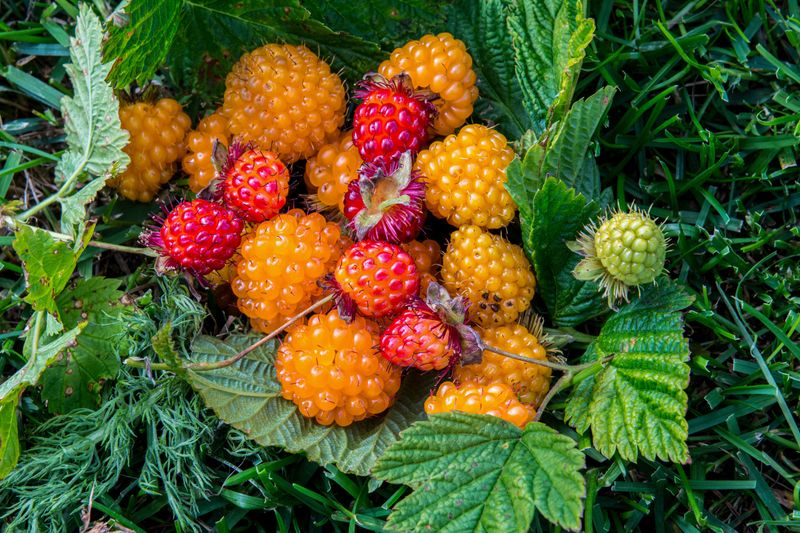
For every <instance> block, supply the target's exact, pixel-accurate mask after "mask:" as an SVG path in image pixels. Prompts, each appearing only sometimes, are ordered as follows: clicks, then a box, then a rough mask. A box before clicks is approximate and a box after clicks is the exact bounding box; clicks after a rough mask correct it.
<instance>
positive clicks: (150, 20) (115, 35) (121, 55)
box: [104, 0, 182, 87]
mask: <svg viewBox="0 0 800 533" xmlns="http://www.w3.org/2000/svg"><path fill="white" fill-rule="evenodd" d="M181 7H182V3H181V2H179V1H176V0H136V1H135V2H131V3H130V4H128V6H127V7H126V8H125V12H126V14H127V16H128V20H127V22H126V23H125V24H120V25H116V26H112V27H111V28H110V31H109V38H108V41H107V42H106V46H105V51H104V52H105V56H106V57H108V58H110V59H113V60H114V61H115V65H114V69H113V70H112V71H111V79H112V80H113V81H114V83H115V84H116V85H117V86H118V87H127V86H128V85H130V84H131V83H133V82H137V83H139V84H140V85H142V84H144V83H146V82H148V81H150V79H151V78H152V77H153V74H155V71H156V69H157V68H158V67H159V66H161V65H162V64H163V63H164V60H165V59H166V58H167V53H168V52H169V44H170V43H171V42H172V40H173V39H174V38H175V33H176V32H177V31H178V28H179V27H180V14H181ZM153 43H159V46H153ZM162 44H163V45H162Z"/></svg>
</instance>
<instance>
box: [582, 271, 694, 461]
mask: <svg viewBox="0 0 800 533" xmlns="http://www.w3.org/2000/svg"><path fill="white" fill-rule="evenodd" d="M691 302H692V297H691V296H690V295H689V294H688V293H687V292H686V291H685V290H684V289H682V288H681V287H679V286H678V285H676V284H675V283H674V282H670V281H669V280H666V279H661V280H659V283H658V285H655V286H650V287H647V288H645V289H643V290H642V295H641V296H640V297H639V298H637V299H635V300H634V301H633V302H632V303H630V304H628V305H626V306H625V307H623V308H622V309H621V310H620V311H618V312H617V313H615V314H614V315H612V316H611V317H609V318H608V320H607V321H606V323H605V324H604V326H603V328H602V330H601V332H600V335H599V336H598V337H597V339H596V340H595V342H594V343H593V345H592V349H593V350H594V351H596V353H597V356H598V357H606V356H609V355H613V356H614V358H613V359H612V360H611V362H609V363H608V364H607V365H606V367H605V368H604V369H603V370H602V371H601V372H600V373H599V374H597V375H596V376H594V377H592V378H590V379H592V380H593V382H594V383H593V387H592V392H591V401H590V402H589V406H588V409H589V411H588V423H589V424H588V425H590V426H591V429H592V437H593V445H594V447H595V448H597V450H598V451H600V452H601V453H602V454H604V455H605V456H606V457H612V456H613V455H614V453H617V452H618V453H619V455H620V457H622V458H623V459H626V460H630V461H635V460H636V459H637V457H638V455H639V454H641V455H642V456H644V457H645V458H647V459H651V460H652V459H655V458H659V459H662V460H669V461H675V462H685V461H686V459H687V457H688V449H687V447H686V438H687V435H688V425H687V423H686V419H685V415H686V408H687V397H686V393H685V392H684V391H685V389H686V387H687V386H688V385H689V366H688V365H687V364H686V362H687V361H688V358H689V344H688V341H687V340H686V338H685V337H684V336H683V317H682V315H681V312H680V311H681V309H683V308H685V307H686V306H688V305H690V304H691ZM587 381H589V380H587ZM581 385H582V386H583V384H581ZM585 387H588V385H585V386H583V387H582V388H581V390H580V391H579V392H575V391H573V394H572V396H571V397H570V400H569V402H568V406H567V413H566V414H567V419H568V420H569V421H570V423H571V424H572V425H573V426H575V427H576V428H577V429H579V430H583V431H585V429H586V426H587V418H586V416H587V414H586V411H585V409H586V405H585V404H586V390H585ZM573 402H576V403H573Z"/></svg>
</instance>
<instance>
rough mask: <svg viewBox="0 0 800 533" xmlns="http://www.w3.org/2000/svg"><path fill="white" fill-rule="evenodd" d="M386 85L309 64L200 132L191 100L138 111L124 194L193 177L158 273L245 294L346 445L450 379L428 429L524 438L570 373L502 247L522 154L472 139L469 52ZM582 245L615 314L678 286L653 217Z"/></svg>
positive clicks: (415, 48)
mask: <svg viewBox="0 0 800 533" xmlns="http://www.w3.org/2000/svg"><path fill="white" fill-rule="evenodd" d="M375 68H376V72H372V73H369V74H367V75H366V76H365V77H364V79H363V80H362V81H361V82H360V83H358V84H357V85H356V87H355V90H354V91H353V92H352V93H351V94H350V95H348V94H347V91H346V89H345V86H344V84H343V83H342V81H341V79H340V78H339V76H338V75H337V74H336V72H334V71H332V70H331V68H330V66H329V65H328V64H327V63H326V62H325V61H323V60H322V59H320V58H319V57H317V55H315V54H314V52H312V50H310V49H309V48H306V47H305V46H292V45H279V44H268V45H265V46H263V47H260V48H258V49H256V50H253V51H251V52H249V53H246V54H244V55H243V56H242V57H241V58H240V59H239V60H238V61H237V62H236V64H235V65H234V66H233V68H232V70H231V72H230V74H228V76H227V78H226V89H225V93H224V99H223V101H222V104H221V106H220V107H219V108H218V109H216V110H215V111H213V113H210V114H208V116H206V117H205V118H203V119H202V120H200V121H199V123H198V124H197V126H196V128H195V129H194V130H193V131H189V130H190V128H191V124H190V121H189V118H188V116H187V115H186V114H184V113H183V111H182V109H181V106H180V104H179V103H178V102H177V101H175V100H171V99H162V100H160V101H158V102H157V103H155V104H149V103H139V104H131V105H129V106H126V107H123V108H122V109H121V111H120V115H121V119H122V125H123V127H124V128H126V129H127V130H128V131H129V132H130V135H131V137H130V138H131V141H130V145H129V147H128V148H127V149H126V151H127V152H128V153H129V155H130V156H131V165H130V167H128V169H127V170H126V171H125V173H124V174H122V175H120V176H117V177H116V179H115V181H114V182H113V183H114V185H115V186H116V187H117V188H118V189H119V191H120V193H121V194H122V195H123V196H125V197H127V198H130V199H134V200H140V201H150V200H151V199H153V198H154V197H155V195H156V194H157V193H158V190H159V187H160V186H161V185H163V184H165V183H166V182H167V181H169V180H170V179H171V178H172V176H173V174H174V173H175V172H176V171H177V170H178V161H180V160H182V168H183V170H184V172H185V173H186V176H187V177H188V188H189V189H191V191H192V192H193V193H194V194H196V195H197V196H196V198H194V199H187V200H186V201H182V202H180V203H177V202H172V203H171V204H170V202H169V201H168V200H164V203H165V207H164V210H165V214H164V215H163V217H156V218H154V222H155V223H154V227H153V228H152V229H150V230H149V231H148V232H147V233H146V234H145V235H144V238H143V240H144V241H145V242H146V243H147V244H149V245H150V246H152V247H154V248H156V249H157V250H158V251H159V253H160V259H159V260H158V263H157V264H158V267H159V268H161V269H173V270H182V271H184V272H186V273H189V274H191V275H193V276H194V279H196V280H198V281H199V282H200V283H201V284H202V285H209V284H214V285H217V287H216V288H217V289H220V288H224V289H227V288H229V289H230V291H229V292H230V293H232V296H231V298H235V300H236V307H237V308H238V310H239V311H240V312H241V313H242V314H243V315H244V316H245V317H247V319H249V321H250V324H251V326H252V328H253V329H254V330H257V331H259V332H263V333H264V334H270V335H271V337H270V338H272V337H278V338H281V336H282V340H281V343H280V347H279V349H278V351H277V355H276V359H275V369H276V376H277V380H278V382H279V383H280V386H281V390H282V395H283V397H284V398H285V399H286V400H288V401H291V402H293V403H294V404H295V405H296V406H297V409H298V410H299V412H300V413H301V414H302V415H303V416H305V417H308V418H313V419H314V420H316V422H318V423H320V424H324V425H331V424H336V425H339V426H348V425H350V424H352V423H357V422H358V421H360V420H363V419H366V418H369V417H372V416H376V415H380V414H381V413H383V412H384V411H386V410H387V409H389V408H390V406H391V405H392V404H393V403H394V401H395V396H396V394H397V392H398V390H400V386H401V380H402V379H403V376H404V375H405V374H407V373H409V372H435V373H437V374H438V377H439V380H438V381H439V383H442V384H441V386H440V387H438V389H437V390H436V391H433V393H432V394H431V396H430V398H429V399H428V401H427V402H426V403H425V411H426V412H427V413H429V414H434V413H440V412H444V411H453V410H459V411H464V412H468V413H478V414H488V415H493V416H497V417H500V418H502V419H504V420H506V421H508V422H510V423H512V424H515V425H517V426H520V427H523V426H524V425H525V424H527V423H528V422H530V421H531V420H533V419H534V418H535V416H536V409H537V408H538V407H539V406H540V404H541V403H542V401H543V399H544V398H545V397H546V395H547V392H548V390H549V388H550V379H551V375H550V374H551V369H550V367H552V366H553V363H548V362H547V359H548V351H547V347H548V344H547V342H546V339H545V338H544V336H543V335H542V328H541V323H540V322H539V321H536V320H533V321H531V320H530V312H529V311H528V310H529V308H530V306H531V300H532V298H533V297H534V292H535V289H536V278H535V276H534V272H533V270H532V267H531V264H530V263H529V261H528V258H527V257H526V255H525V252H524V251H523V249H522V248H521V247H520V246H518V245H516V244H513V243H512V242H510V241H509V240H508V237H507V231H506V230H505V229H504V228H505V227H506V226H508V225H509V224H510V223H512V222H513V220H514V219H515V217H516V212H517V206H516V205H515V203H514V200H513V199H512V197H511V195H510V194H509V193H508V191H507V190H506V168H507V167H508V165H509V164H510V163H511V161H512V160H513V159H514V157H515V153H514V149H513V147H512V145H511V144H509V142H508V141H507V140H506V138H505V137H504V136H503V135H502V134H501V133H500V132H498V131H496V130H494V129H492V128H490V127H487V126H484V125H480V124H469V125H465V123H466V121H467V119H468V118H469V117H470V116H471V114H472V108H473V104H474V102H475V99H476V98H477V96H478V89H477V87H476V85H475V82H476V76H475V72H474V70H473V69H472V58H471V57H470V55H469V53H468V51H467V49H466V47H465V45H464V43H463V42H461V41H459V40H458V39H456V38H455V37H453V36H452V35H450V34H447V33H443V34H440V35H426V36H424V37H422V38H420V39H419V40H415V41H411V42H409V43H407V44H406V45H405V46H403V47H401V48H399V49H397V50H395V51H394V52H393V53H392V54H391V56H390V57H389V58H388V59H387V60H386V61H384V62H383V63H381V64H380V65H375ZM348 98H352V99H353V101H354V102H355V104H356V105H355V109H354V111H353V112H352V114H348V113H347V112H346V111H347V101H348ZM348 116H352V119H351V120H350V119H348V118H347V117H348ZM303 181H305V183H304V184H303ZM185 183H186V181H182V182H177V187H176V186H173V192H174V191H175V190H176V189H177V188H178V187H180V186H181V185H183V184H185ZM168 205H172V207H168ZM434 219H441V220H438V221H436V220H434ZM448 224H449V227H450V228H451V229H450V230H449V231H448V230H445V234H442V228H446V227H448ZM579 244H580V251H581V253H582V254H583V255H584V256H585V257H586V259H585V260H584V261H583V262H582V263H581V264H580V265H579V267H578V269H577V270H576V275H581V276H583V277H584V278H585V279H593V280H600V282H605V285H604V286H605V287H606V288H607V287H608V286H609V285H611V286H612V287H616V288H612V289H611V291H612V293H613V295H617V294H620V295H622V294H624V288H625V287H629V286H634V285H637V284H640V283H643V282H650V281H652V280H653V279H654V278H655V276H657V275H658V273H659V272H660V271H661V270H662V269H663V264H664V250H663V249H664V238H663V235H662V233H661V230H660V228H659V227H658V226H657V225H656V224H655V223H654V222H653V221H652V220H650V219H649V218H648V217H647V215H646V214H645V213H642V212H639V211H635V212H634V213H630V214H616V215H614V216H613V218H611V219H610V220H608V221H607V222H605V223H604V224H603V225H602V226H600V227H599V228H595V229H592V230H590V231H588V232H587V233H586V234H584V235H582V237H581V242H580V243H579ZM601 284H602V283H601ZM607 290H608V289H607ZM312 311H313V314H312ZM309 315H310V316H309ZM521 317H526V318H527V319H526V320H523V318H521ZM521 321H523V322H525V324H523V323H521ZM526 324H527V325H526ZM537 324H538V325H537ZM532 325H533V326H532ZM534 326H535V327H534ZM504 353H505V354H508V355H503V354H504ZM556 368H559V367H558V366H556ZM412 369H413V370H412ZM544 401H545V402H546V400H544Z"/></svg>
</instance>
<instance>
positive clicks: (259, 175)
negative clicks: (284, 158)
mask: <svg viewBox="0 0 800 533" xmlns="http://www.w3.org/2000/svg"><path fill="white" fill-rule="evenodd" d="M242 151H243V152H244V153H241V152H242ZM222 193H223V200H224V201H225V204H226V205H227V206H228V207H230V208H232V209H234V210H235V211H236V212H237V213H239V215H240V216H241V217H242V218H244V219H245V220H247V221H248V222H263V221H265V220H269V219H270V218H272V217H274V216H275V215H277V214H278V212H279V211H280V210H281V208H282V207H283V206H284V204H286V196H287V195H288V194H289V170H288V169H287V168H286V165H284V164H283V163H281V161H280V160H279V159H278V156H277V155H275V154H274V153H272V152H267V151H261V150H257V149H247V150H245V149H243V148H240V147H231V151H230V154H229V165H228V168H227V169H226V170H225V181H224V182H223V183H222Z"/></svg>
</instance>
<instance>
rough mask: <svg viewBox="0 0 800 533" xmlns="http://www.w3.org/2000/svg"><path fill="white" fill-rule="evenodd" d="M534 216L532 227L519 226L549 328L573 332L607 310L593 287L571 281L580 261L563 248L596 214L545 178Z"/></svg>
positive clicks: (583, 201)
mask: <svg viewBox="0 0 800 533" xmlns="http://www.w3.org/2000/svg"><path fill="white" fill-rule="evenodd" d="M532 212H533V213H532V215H533V219H532V221H531V222H530V224H525V225H524V226H523V238H522V242H523V246H524V247H525V250H527V251H528V253H529V254H530V256H531V260H532V262H533V268H534V271H535V272H536V279H537V282H538V286H537V291H538V292H539V294H540V295H541V297H542V299H543V300H544V302H545V304H546V305H547V310H548V311H549V313H550V317H551V318H552V320H553V322H555V323H556V324H559V325H561V326H575V325H577V324H580V323H581V322H584V321H585V320H588V319H589V318H592V317H594V316H597V315H599V314H602V313H603V312H605V311H606V310H607V309H608V307H607V305H606V302H605V300H604V299H603V297H602V295H601V293H600V292H599V291H598V287H597V285H596V284H595V283H593V282H586V281H580V280H578V279H575V276H573V275H572V270H573V269H574V268H575V265H576V264H577V263H578V261H579V260H580V257H579V256H578V255H577V254H576V253H574V252H573V251H571V250H570V249H569V248H568V247H567V242H569V241H572V240H574V239H575V238H576V237H577V234H578V232H579V231H580V230H581V229H582V228H583V227H584V226H586V225H587V224H588V223H590V222H591V221H592V220H593V219H594V218H595V217H596V216H597V215H598V214H599V212H600V208H599V207H598V206H597V204H595V203H594V202H591V201H588V202H587V200H586V198H584V197H583V195H581V194H580V193H578V192H576V191H575V189H572V188H569V187H568V186H567V185H566V184H565V183H564V182H563V181H560V180H557V179H554V178H547V180H545V182H544V185H543V186H542V188H541V189H540V190H539V192H537V193H536V196H534V198H533V210H532Z"/></svg>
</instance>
